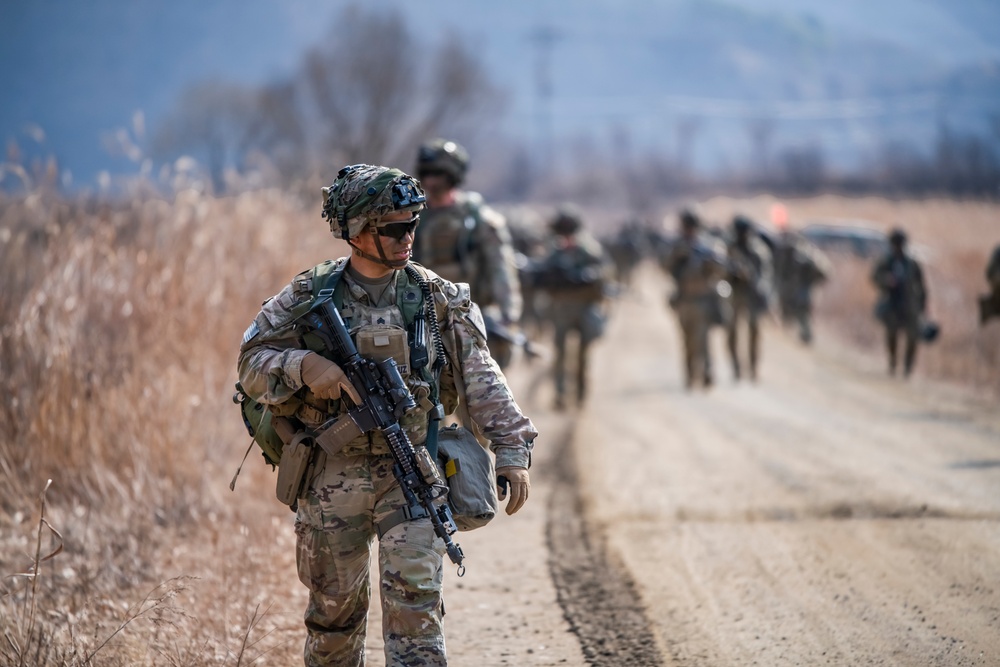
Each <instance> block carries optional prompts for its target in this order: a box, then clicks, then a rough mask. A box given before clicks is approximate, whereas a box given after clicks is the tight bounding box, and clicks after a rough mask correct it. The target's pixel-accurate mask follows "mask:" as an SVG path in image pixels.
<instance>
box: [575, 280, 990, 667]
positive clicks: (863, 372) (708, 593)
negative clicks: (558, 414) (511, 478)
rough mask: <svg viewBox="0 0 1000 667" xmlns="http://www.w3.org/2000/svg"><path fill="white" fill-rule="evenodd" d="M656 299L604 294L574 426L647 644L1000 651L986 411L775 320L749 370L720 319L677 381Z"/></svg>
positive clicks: (588, 498)
mask: <svg viewBox="0 0 1000 667" xmlns="http://www.w3.org/2000/svg"><path fill="white" fill-rule="evenodd" d="M653 282H654V285H655V284H657V283H656V281H653ZM662 298H663V292H662V290H661V289H660V288H657V287H654V288H650V289H648V290H647V291H646V292H644V293H641V294H637V295H633V298H632V299H629V300H625V301H624V302H622V303H619V304H618V307H617V311H616V313H615V319H614V321H613V323H612V325H611V328H610V331H609V335H608V337H607V339H606V340H605V341H604V342H603V343H602V346H601V349H600V350H599V351H598V354H597V356H596V359H595V364H594V368H593V372H594V377H595V382H594V385H595V390H594V393H593V395H592V397H591V400H590V402H589V407H588V409H587V410H585V411H583V412H581V413H580V415H579V417H580V421H579V424H578V426H577V430H576V434H577V438H576V441H575V443H574V444H575V448H574V454H575V458H576V463H577V466H578V469H579V473H578V474H579V481H580V485H579V489H580V494H581V497H582V498H583V507H584V515H585V516H586V518H587V521H588V523H589V525H590V526H591V528H590V534H591V535H592V536H603V537H604V538H606V546H605V547H604V549H603V551H604V558H605V560H606V562H607V563H611V564H612V566H613V565H614V564H616V563H620V564H621V565H622V566H623V568H624V572H625V574H626V575H627V576H626V579H629V580H631V582H634V586H635V588H636V590H637V591H638V592H639V596H640V598H641V602H642V609H643V612H644V616H645V619H646V627H647V628H648V629H650V630H651V631H652V633H653V634H654V635H655V637H656V642H657V648H658V650H659V652H660V656H659V659H660V660H661V661H662V663H663V664H677V665H752V664H759V665H823V664H830V665H860V664H865V665H867V664H885V665H907V666H911V665H998V664H1000V415H998V412H1000V411H998V410H996V409H995V407H994V408H993V410H992V414H991V411H990V408H989V406H987V405H981V406H978V407H977V406H975V405H974V404H973V403H972V402H970V400H968V399H967V398H965V397H963V396H962V395H961V394H960V393H955V392H952V391H949V390H948V389H946V388H943V387H940V386H934V385H931V384H929V383H923V382H920V380H919V378H917V379H915V380H914V381H912V382H911V383H908V384H906V383H903V382H901V381H898V380H897V381H892V380H890V379H889V378H887V377H883V374H882V370H881V369H882V366H881V360H880V359H879V360H877V361H876V360H872V359H867V358H863V359H859V358H856V357H852V356H851V355H850V353H849V352H848V351H846V350H842V349H838V348H837V347H836V346H835V345H834V344H833V343H831V342H829V341H826V342H823V341H822V340H821V342H820V344H819V346H818V348H819V349H816V350H804V349H802V348H800V347H799V346H798V345H797V344H796V343H795V342H794V341H793V340H792V339H791V337H789V336H784V335H782V332H780V331H778V330H774V329H773V328H771V329H769V330H768V331H766V332H765V333H766V339H765V345H764V362H763V372H762V380H761V382H760V383H759V384H758V385H756V386H752V385H746V384H743V385H737V384H736V383H734V382H733V381H731V380H730V379H729V378H730V373H729V372H728V371H729V369H728V363H726V362H727V359H726V357H725V356H724V355H723V354H722V352H723V350H722V347H721V343H722V341H721V338H720V340H716V341H714V343H716V344H717V345H718V347H716V348H715V351H716V355H715V359H716V370H717V376H718V378H719V380H720V382H719V385H718V386H717V387H716V388H714V389H713V390H711V391H710V392H709V393H708V394H705V393H701V392H696V393H687V392H685V391H684V390H683V389H681V386H682V382H681V374H680V365H679V354H678V352H677V350H678V341H677V336H676V327H675V324H674V322H673V321H671V319H670V318H669V314H668V312H667V311H665V309H663V308H660V307H658V306H659V305H660V304H661V303H662ZM716 335H719V336H720V337H721V333H720V334H716ZM615 350H627V351H628V353H627V354H623V355H616V354H614V352H615ZM572 613H578V614H586V613H587V612H586V610H585V609H582V608H581V609H579V610H577V611H576V612H572V610H571V615H572ZM590 622H591V623H594V624H600V623H605V622H606V623H613V619H612V618H599V619H592V620H591V621H590ZM583 643H584V646H585V647H586V646H587V639H586V637H584V638H583ZM623 648H625V649H627V650H634V648H635V647H634V646H631V645H628V644H626V645H625V646H624V647H623ZM598 662H599V664H606V665H615V664H633V663H631V662H628V661H620V660H617V659H616V658H615V657H613V656H610V655H609V656H607V658H606V659H604V660H599V661H598ZM650 664H655V663H650Z"/></svg>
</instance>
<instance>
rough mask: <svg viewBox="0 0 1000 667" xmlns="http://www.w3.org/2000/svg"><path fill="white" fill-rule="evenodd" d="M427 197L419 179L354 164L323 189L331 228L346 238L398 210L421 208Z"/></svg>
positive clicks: (380, 168)
mask: <svg viewBox="0 0 1000 667" xmlns="http://www.w3.org/2000/svg"><path fill="white" fill-rule="evenodd" d="M425 201H426V197H425V196H424V191H423V190H422V189H421V188H420V185H419V184H418V183H417V181H416V180H415V179H414V178H413V177H412V176H410V175H408V174H405V173H403V172H402V171H400V170H399V169H390V168H388V167H378V166H375V165H370V164H354V165H349V166H347V167H344V168H343V169H341V170H340V172H338V173H337V180H336V181H334V182H333V184H332V185H329V186H327V187H325V188H323V217H324V218H326V219H327V220H328V221H329V222H330V231H331V232H332V233H333V235H334V236H336V237H338V238H342V239H344V240H345V241H346V240H347V239H352V238H354V237H355V236H357V235H358V234H360V233H361V232H362V230H364V229H365V228H366V227H367V226H368V225H369V224H377V223H378V221H379V220H380V219H381V218H382V216H385V215H389V214H390V213H393V212H395V211H413V212H416V211H419V210H420V209H422V208H423V207H424V202H425Z"/></svg>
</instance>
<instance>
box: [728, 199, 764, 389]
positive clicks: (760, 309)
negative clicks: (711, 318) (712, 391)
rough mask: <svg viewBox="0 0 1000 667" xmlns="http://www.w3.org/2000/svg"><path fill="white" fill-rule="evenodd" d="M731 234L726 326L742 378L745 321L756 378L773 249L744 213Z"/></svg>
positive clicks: (752, 373) (736, 219)
mask: <svg viewBox="0 0 1000 667" xmlns="http://www.w3.org/2000/svg"><path fill="white" fill-rule="evenodd" d="M731 231H732V236H731V238H730V239H729V242H728V243H727V248H726V250H727V256H728V267H729V278H728V279H729V283H730V285H731V286H732V290H733V293H732V297H731V304H732V317H731V318H730V320H729V324H728V326H727V328H726V329H727V331H726V333H727V342H728V344H729V358H730V359H731V360H732V363H733V376H734V377H735V378H736V379H737V380H739V379H740V377H741V374H742V364H741V363H740V354H739V349H738V348H739V327H740V326H741V322H742V321H743V320H746V323H747V337H748V349H749V359H748V361H749V370H750V379H751V380H756V379H757V362H758V360H759V357H760V316H761V314H762V313H765V312H767V310H768V302H769V300H770V296H771V285H772V279H771V276H772V265H771V251H770V250H768V247H767V245H765V243H764V242H763V241H762V240H761V239H760V238H759V237H758V235H757V232H756V231H755V229H754V224H753V221H751V220H750V218H747V217H746V216H743V215H737V216H735V217H734V218H733V224H732V230H731Z"/></svg>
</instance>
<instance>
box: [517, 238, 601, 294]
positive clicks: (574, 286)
mask: <svg viewBox="0 0 1000 667" xmlns="http://www.w3.org/2000/svg"><path fill="white" fill-rule="evenodd" d="M608 279H609V276H608V261H607V256H606V255H605V253H604V248H603V247H602V246H601V244H600V242H599V241H598V240H597V239H595V238H593V237H592V236H591V235H589V234H586V233H584V232H577V233H576V234H575V235H573V237H572V240H570V241H568V242H566V243H565V244H564V245H563V244H557V245H555V246H554V247H553V248H552V250H551V251H550V252H549V254H548V256H547V257H545V259H543V260H542V262H541V263H540V265H539V266H538V268H537V270H536V278H535V283H536V285H537V286H538V287H540V288H542V289H545V290H546V291H548V292H550V293H552V294H553V297H554V298H555V299H556V300H557V302H565V301H574V302H587V303H594V302H599V301H602V300H603V299H604V290H605V286H606V284H607V282H608Z"/></svg>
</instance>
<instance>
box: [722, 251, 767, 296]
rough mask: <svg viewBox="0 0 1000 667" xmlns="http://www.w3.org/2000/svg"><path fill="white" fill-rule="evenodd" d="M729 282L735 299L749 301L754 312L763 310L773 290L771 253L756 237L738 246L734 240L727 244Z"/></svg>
mask: <svg viewBox="0 0 1000 667" xmlns="http://www.w3.org/2000/svg"><path fill="white" fill-rule="evenodd" d="M727 255H728V258H729V282H730V283H731V284H732V286H733V296H734V298H741V297H745V298H749V303H751V304H752V305H753V306H754V307H756V308H764V307H766V305H767V301H768V299H769V297H770V294H771V289H772V287H771V286H772V265H771V251H770V250H769V249H768V247H767V245H766V244H765V243H764V242H763V241H761V240H760V239H759V238H757V237H756V236H751V237H749V238H748V239H747V243H746V244H745V245H744V244H740V243H739V242H737V241H736V240H735V239H733V240H732V241H730V242H729V243H728V244H727Z"/></svg>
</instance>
